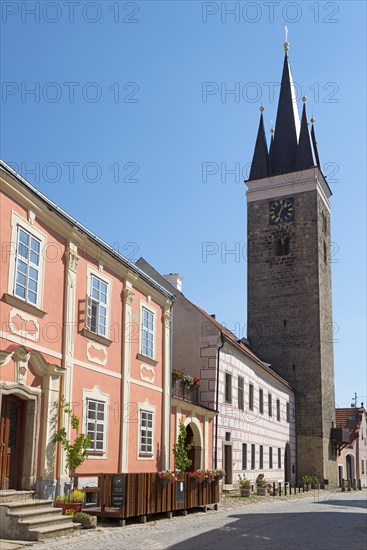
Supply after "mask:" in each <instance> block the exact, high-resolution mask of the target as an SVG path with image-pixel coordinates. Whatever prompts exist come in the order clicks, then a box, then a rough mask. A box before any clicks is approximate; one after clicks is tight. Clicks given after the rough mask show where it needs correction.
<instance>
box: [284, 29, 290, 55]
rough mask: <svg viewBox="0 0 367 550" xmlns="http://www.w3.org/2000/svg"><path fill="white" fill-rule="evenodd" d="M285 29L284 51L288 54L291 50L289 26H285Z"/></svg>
mask: <svg viewBox="0 0 367 550" xmlns="http://www.w3.org/2000/svg"><path fill="white" fill-rule="evenodd" d="M284 30H285V42H284V51H285V53H286V54H287V52H288V50H289V42H288V27H284Z"/></svg>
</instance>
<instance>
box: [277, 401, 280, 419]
mask: <svg viewBox="0 0 367 550" xmlns="http://www.w3.org/2000/svg"><path fill="white" fill-rule="evenodd" d="M277 420H278V421H280V401H279V399H277Z"/></svg>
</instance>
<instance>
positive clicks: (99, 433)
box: [86, 399, 106, 453]
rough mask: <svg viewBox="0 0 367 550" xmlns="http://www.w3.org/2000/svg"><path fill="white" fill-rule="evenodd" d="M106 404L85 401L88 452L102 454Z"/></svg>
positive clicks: (91, 400)
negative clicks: (88, 441) (88, 440)
mask: <svg viewBox="0 0 367 550" xmlns="http://www.w3.org/2000/svg"><path fill="white" fill-rule="evenodd" d="M105 417H106V403H105V402H104V401H97V400H96V399H87V400H86V423H87V429H86V432H87V434H88V435H89V437H90V447H89V450H90V451H96V452H100V453H102V452H103V451H104V445H105V426H106V418H105Z"/></svg>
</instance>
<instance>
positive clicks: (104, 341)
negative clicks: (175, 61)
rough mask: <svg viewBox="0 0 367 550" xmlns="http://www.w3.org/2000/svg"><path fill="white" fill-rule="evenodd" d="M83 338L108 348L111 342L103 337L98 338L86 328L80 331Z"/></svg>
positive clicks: (98, 336)
mask: <svg viewBox="0 0 367 550" xmlns="http://www.w3.org/2000/svg"><path fill="white" fill-rule="evenodd" d="M82 334H83V336H85V337H86V338H89V340H94V341H95V342H98V343H99V344H103V345H104V346H110V345H111V344H112V340H109V339H108V338H105V337H104V336H100V335H99V334H96V333H95V332H92V331H91V330H89V329H88V328H85V327H84V328H83V330H82Z"/></svg>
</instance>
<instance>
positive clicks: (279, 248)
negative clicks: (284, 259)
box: [275, 236, 289, 256]
mask: <svg viewBox="0 0 367 550" xmlns="http://www.w3.org/2000/svg"><path fill="white" fill-rule="evenodd" d="M275 255H276V256H288V255H289V237H288V236H285V237H276V239H275Z"/></svg>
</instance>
